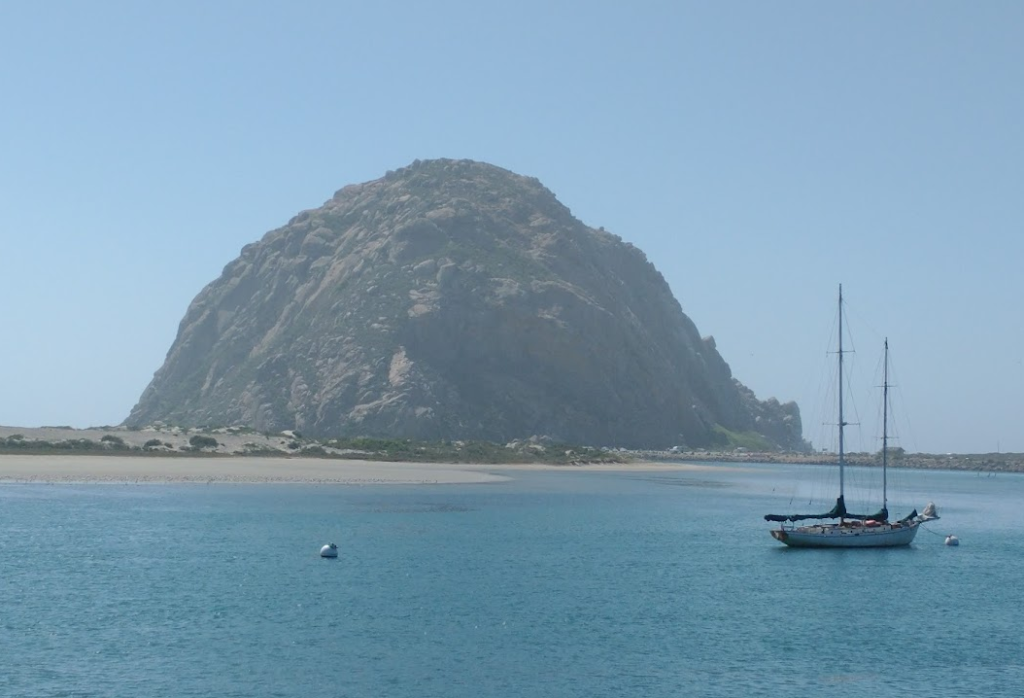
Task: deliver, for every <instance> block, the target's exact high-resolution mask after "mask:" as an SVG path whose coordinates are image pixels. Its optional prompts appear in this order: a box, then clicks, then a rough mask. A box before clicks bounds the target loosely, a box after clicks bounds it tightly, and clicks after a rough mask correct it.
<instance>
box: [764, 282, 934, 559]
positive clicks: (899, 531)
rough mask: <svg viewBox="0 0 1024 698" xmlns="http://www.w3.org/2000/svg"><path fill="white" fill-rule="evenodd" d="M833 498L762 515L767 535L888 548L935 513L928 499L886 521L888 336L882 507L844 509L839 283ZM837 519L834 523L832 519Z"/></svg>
mask: <svg viewBox="0 0 1024 698" xmlns="http://www.w3.org/2000/svg"><path fill="white" fill-rule="evenodd" d="M837 353H838V356H839V423H838V427H839V497H838V499H836V504H835V506H834V507H832V509H831V510H829V511H827V512H825V513H823V514H766V515H765V517H764V518H765V521H771V522H775V523H778V524H779V527H778V528H774V529H772V530H771V534H772V538H774V539H775V540H777V541H779V542H781V543H785V544H786V545H789V546H792V547H795V548H888V547H897V546H903V545H910V543H911V542H912V541H913V540H914V536H916V535H917V529H918V528H919V527H920V525H921V524H922V523H924V522H925V521H930V520H932V519H937V518H939V516H938V514H937V513H936V512H935V505H934V504H931V503H929V504H928V506H927V507H926V508H925V510H924V512H923V513H922V514H918V513H917V510H916V509H915V510H914V511H913V512H911V513H910V515H908V516H905V517H903V518H902V519H899V520H897V521H890V520H889V509H888V505H889V502H888V490H887V487H888V482H887V473H886V471H887V468H888V447H889V431H888V421H889V340H888V338H886V340H885V362H884V369H883V372H884V379H883V381H882V508H881V509H879V510H878V511H877V512H875V513H873V514H854V513H851V512H850V511H848V510H847V509H846V498H845V494H844V491H843V490H844V482H845V480H844V477H843V475H844V469H845V466H846V462H845V456H844V452H843V429H844V428H845V427H846V422H845V421H843V287H842V285H841V284H840V286H839V351H838V352H837ZM825 519H832V520H833V521H832V522H831V523H815V524H807V525H795V524H796V522H798V521H808V520H817V521H819V522H823V521H824V520H825ZM835 519H838V520H839V521H838V522H835Z"/></svg>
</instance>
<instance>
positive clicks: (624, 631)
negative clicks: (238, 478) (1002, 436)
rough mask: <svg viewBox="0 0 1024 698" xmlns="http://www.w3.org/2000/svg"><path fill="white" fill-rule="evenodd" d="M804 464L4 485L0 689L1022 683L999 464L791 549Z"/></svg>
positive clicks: (881, 689) (1018, 539)
mask: <svg viewBox="0 0 1024 698" xmlns="http://www.w3.org/2000/svg"><path fill="white" fill-rule="evenodd" d="M807 473H808V466H763V467H757V468H755V469H754V470H753V471H752V472H742V473H737V472H730V471H726V470H722V471H720V472H719V471H715V472H711V473H706V472H705V473H685V472H681V473H671V474H656V475H647V474H642V473H622V474H603V473H585V472H578V471H567V472H561V471H559V472H554V473H546V472H542V473H525V474H516V476H515V477H516V479H515V480H514V481H513V482H508V483H501V484H494V485H472V486H431V487H419V488H412V487H340V486H202V485H189V486H157V485H148V486H138V485H92V486H53V485H2V486H0V553H2V557H0V668H2V671H0V695H2V696H24V697H33V696H69V697H70V696H104V697H122V696H123V697H129V696H131V697H132V698H135V697H137V696H287V697H292V696H296V697H298V696H303V697H316V696H332V697H333V696H393V697H406V696H408V697H412V696H416V697H422V696H473V697H474V698H477V697H481V696H587V697H594V696H643V697H652V696H653V697H658V696H729V697H735V696H780V695H812V694H815V693H820V692H822V691H828V692H831V693H835V692H839V693H842V694H846V695H853V694H856V695H882V694H885V695H901V694H902V695H920V696H929V697H941V696H1015V697H1017V696H1021V695H1024V655H1022V652H1021V649H1022V640H1021V637H1022V632H1021V620H1022V619H1024V611H1022V610H1021V609H1022V608H1024V585H1022V583H1021V582H1022V580H1021V569H1022V564H1021V560H1022V559H1024V537H1022V536H1021V535H1020V527H1021V523H1022V517H1021V515H1020V513H1019V511H1018V509H1017V507H1018V506H1019V503H1020V502H1021V501H1024V477H1020V476H1010V475H999V476H997V477H992V478H988V477H979V476H977V475H976V474H962V473H943V472H915V473H909V474H904V476H903V479H904V480H905V481H907V482H910V483H913V485H914V486H915V488H917V489H916V491H915V493H914V496H915V497H916V498H917V499H916V500H915V501H914V502H913V506H917V507H918V508H920V507H921V506H923V505H924V504H925V503H926V501H928V500H934V501H935V502H936V504H937V505H938V507H939V512H940V514H942V515H943V519H942V520H941V521H939V522H937V523H933V524H930V528H931V531H932V532H931V533H929V532H928V531H922V532H921V533H920V534H919V535H918V538H917V541H916V542H915V544H914V546H913V547H911V548H909V549H902V550H850V551H842V550H839V551H825V550H790V549H787V548H784V547H781V546H779V544H778V543H775V542H774V541H773V540H772V539H771V538H770V537H769V535H768V533H767V530H768V524H766V523H764V522H763V521H762V520H761V516H762V514H764V513H766V512H768V511H771V510H784V509H786V508H788V506H789V503H790V497H791V493H792V491H793V490H794V485H793V483H794V482H796V480H797V477H798V476H799V477H801V478H802V477H805V476H806V474H807ZM783 492H784V493H785V494H782V493H783ZM949 532H953V533H956V534H957V535H959V536H960V538H961V541H962V544H961V546H960V547H959V548H949V547H946V546H944V545H943V537H944V536H945V534H946V533H949ZM940 534H941V535H940ZM329 541H334V542H336V543H338V544H339V547H340V548H341V556H340V558H339V559H338V560H337V561H330V560H322V559H320V558H319V557H318V555H317V553H318V550H319V547H320V546H321V545H322V544H323V543H326V542H329Z"/></svg>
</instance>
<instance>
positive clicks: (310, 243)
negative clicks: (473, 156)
mask: <svg viewBox="0 0 1024 698" xmlns="http://www.w3.org/2000/svg"><path fill="white" fill-rule="evenodd" d="M156 421H162V422H164V423H168V424H175V425H179V426H216V425H236V424H237V425H247V426H251V427H253V428H256V429H259V430H283V429H298V430H300V431H302V432H303V433H305V434H307V435H311V436H319V437H332V436H348V435H376V436H396V437H409V438H419V439H485V440H492V441H504V440H508V439H514V438H522V437H530V436H533V435H546V436H549V437H551V438H553V439H557V440H562V441H566V442H573V443H585V444H590V445H609V446H626V447H654V448H658V447H669V446H674V445H679V446H689V447H701V446H708V445H713V444H715V443H716V442H718V443H720V442H721V431H720V430H717V429H716V425H719V426H721V427H724V428H725V429H728V430H731V431H741V432H743V431H746V432H750V431H756V432H758V433H760V434H763V435H766V436H767V437H769V438H770V439H771V440H772V441H773V442H775V443H777V444H778V445H780V446H781V447H784V448H797V447H800V446H801V445H802V440H801V426H800V414H799V411H798V409H797V407H796V405H795V404H793V403H789V404H786V405H780V404H779V403H778V402H777V401H775V400H769V401H767V402H759V401H758V400H757V399H756V398H755V397H754V395H753V393H751V392H750V391H749V390H747V389H746V388H744V387H743V386H742V385H740V384H739V383H738V382H737V381H736V380H734V379H733V377H732V374H731V371H730V370H729V366H728V365H727V364H726V362H725V361H724V360H723V359H722V357H721V356H720V355H719V354H718V351H717V350H716V348H715V343H714V340H713V339H711V338H708V339H701V337H700V335H699V333H698V332H697V328H696V327H695V326H694V324H693V322H691V321H690V319H689V318H688V317H687V316H686V315H684V314H683V312H682V309H681V308H680V306H679V303H678V302H676V300H675V298H673V296H672V293H671V292H670V290H669V287H668V285H667V284H666V283H665V280H664V279H663V278H662V276H661V274H659V273H658V272H657V270H655V268H654V266H653V265H651V264H650V263H649V262H648V261H647V259H646V257H645V256H644V254H643V253H642V252H641V251H640V250H638V249H637V248H636V247H634V246H633V245H631V244H629V243H626V242H623V241H622V240H621V239H620V238H618V237H616V236H614V235H610V234H608V233H605V232H603V231H598V230H594V229H592V228H588V227H587V226H585V225H584V224H583V223H581V222H580V221H578V220H576V219H575V218H573V216H572V214H571V213H570V212H569V210H568V209H567V208H566V207H565V206H563V205H562V204H560V203H559V202H558V200H557V199H555V197H554V195H553V194H552V193H551V192H550V191H548V190H547V189H545V188H544V187H543V186H542V185H541V184H540V182H538V181H537V180H536V179H532V178H528V177H522V176H518V175H516V174H513V173H511V172H508V171H506V170H503V169H500V168H498V167H494V166H492V165H487V164H484V163H478V162H472V161H465V160H462V161H453V160H434V161H427V162H419V161H417V162H415V163H413V164H412V165H411V166H409V167H406V168H404V169H401V170H398V171H397V172H389V173H388V174H387V175H386V176H385V177H383V178H382V179H378V180H375V181H372V182H367V183H365V184H360V185H352V186H348V187H345V188H344V189H342V190H341V191H339V192H338V193H337V194H335V195H334V197H333V198H332V199H331V200H330V201H328V202H327V203H326V204H324V205H323V206H322V207H321V208H319V209H316V210H312V211H305V212H303V213H301V214H299V215H298V216H296V217H295V218H293V219H292V220H291V221H290V222H289V223H288V225H286V226H284V227H283V228H280V229H278V230H275V231H272V232H270V233H268V234H267V235H266V236H264V238H263V239H262V240H261V241H260V242H257V243H254V244H251V245H247V246H246V247H245V248H244V249H243V250H242V253H241V255H240V256H239V258H238V259H236V260H235V261H233V262H231V263H230V264H229V265H228V266H227V267H225V269H224V272H223V273H222V274H221V277H220V278H219V279H217V280H216V281H214V282H213V283H211V284H210V285H209V286H207V287H206V288H205V289H203V291H202V292H201V293H200V294H199V295H198V296H197V297H196V299H195V300H194V301H193V302H192V305H191V306H190V307H189V309H188V312H187V313H186V315H185V319H184V320H183V321H182V322H181V326H180V327H179V330H178V336H177V339H176V340H175V342H174V344H173V346H172V347H171V349H170V351H169V352H168V355H167V360H166V361H165V363H164V365H163V366H162V367H161V368H160V369H159V370H158V371H157V372H156V375H155V376H154V378H153V381H152V382H151V383H150V385H149V387H147V388H146V390H145V392H144V393H143V395H142V397H141V399H140V400H139V403H138V405H136V406H135V408H134V409H133V410H132V412H131V415H130V416H129V417H128V419H127V420H126V423H127V424H128V425H130V426H142V425H146V424H150V423H153V422H156Z"/></svg>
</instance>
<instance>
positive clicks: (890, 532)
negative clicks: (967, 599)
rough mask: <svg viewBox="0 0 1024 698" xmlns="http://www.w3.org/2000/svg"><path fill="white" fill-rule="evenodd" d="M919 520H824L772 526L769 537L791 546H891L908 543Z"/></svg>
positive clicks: (915, 532) (915, 533)
mask: <svg viewBox="0 0 1024 698" xmlns="http://www.w3.org/2000/svg"><path fill="white" fill-rule="evenodd" d="M920 525H921V524H920V522H919V521H911V522H909V523H905V524H883V525H881V526H850V525H841V524H824V525H820V526H796V527H794V528H785V527H783V528H776V529H774V530H772V532H771V534H772V538H774V539H775V540H777V541H779V542H782V543H785V544H786V545H788V546H791V547H794V548H894V547H899V546H901V545H910V543H911V542H912V541H913V540H914V536H916V535H917V529H918V527H919V526H920Z"/></svg>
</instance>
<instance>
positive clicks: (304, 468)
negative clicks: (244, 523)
mask: <svg viewBox="0 0 1024 698" xmlns="http://www.w3.org/2000/svg"><path fill="white" fill-rule="evenodd" d="M723 467H725V466H709V465H695V464H685V463H679V464H666V463H633V464H629V465H583V466H556V465H540V464H527V465H523V464H510V465H492V464H471V463H470V464H462V463H459V464H452V463H392V462H381V461H366V460H342V459H331V458H274V457H244V456H236V457H210V458H203V457H191V458H187V457H186V458H182V457H177V458H167V457H165V458H158V457H157V458H154V457H146V456H108V455H97V456H91V455H73V456H65V455H56V456H35V455H33V456H24V455H0V482H3V483H18V482H22V483H154V484H160V483H196V484H206V483H247V484H257V483H305V484H318V483H319V484H334V485H389V484H392V485H396V484H397V485H432V484H472V483H483V482H500V481H503V480H508V479H509V478H510V477H511V476H512V475H514V473H515V472H516V471H529V470H534V471H536V470H563V471H564V470H572V471H623V470H629V471H632V472H637V471H671V470H675V471H679V470H705V469H709V468H716V469H722V468H723Z"/></svg>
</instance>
